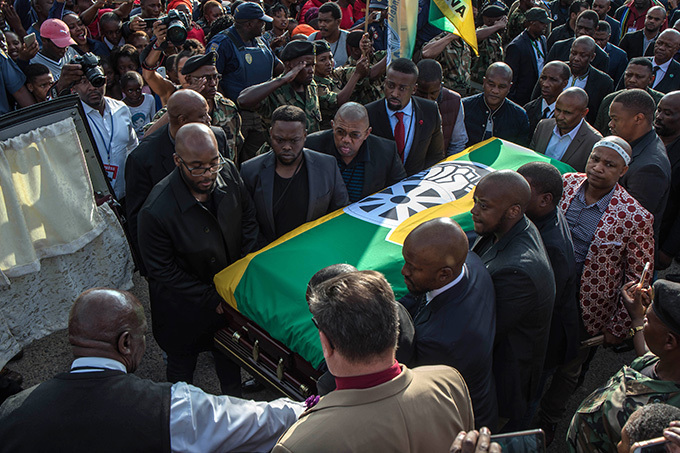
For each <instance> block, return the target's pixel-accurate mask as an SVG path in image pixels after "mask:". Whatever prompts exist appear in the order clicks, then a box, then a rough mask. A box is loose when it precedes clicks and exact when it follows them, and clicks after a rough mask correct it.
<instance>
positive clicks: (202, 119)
mask: <svg viewBox="0 0 680 453" xmlns="http://www.w3.org/2000/svg"><path fill="white" fill-rule="evenodd" d="M208 110H209V108H208V103H207V102H206V100H205V98H204V97H203V96H202V95H201V94H200V93H198V92H197V91H194V90H177V91H175V92H174V93H173V94H172V96H170V98H169V99H168V124H165V125H164V126H160V128H159V129H158V130H157V131H155V132H153V133H151V134H148V133H147V134H146V136H145V137H144V140H142V142H141V143H140V144H139V146H137V148H135V149H134V150H133V151H132V153H130V155H129V156H128V158H127V160H126V162H125V185H126V187H127V195H126V198H125V208H126V212H127V220H128V231H129V233H130V242H131V244H132V247H133V249H134V250H135V252H136V254H137V256H139V245H138V243H137V233H138V232H137V218H138V215H139V211H140V209H142V206H143V205H144V202H145V201H146V199H147V197H148V196H149V194H150V193H151V189H153V187H154V186H155V185H156V184H158V183H159V182H161V180H162V179H163V178H165V177H166V176H168V174H170V172H171V171H172V169H173V168H175V164H174V162H173V154H174V153H175V143H176V142H175V136H176V135H177V131H178V130H179V129H180V128H181V127H182V126H184V125H185V124H189V123H201V124H204V125H208V126H209V125H210V115H209V113H208ZM210 129H211V130H212V133H213V134H214V136H215V137H216V139H217V145H218V146H217V149H218V150H219V153H220V155H222V156H230V155H231V154H230V152H231V153H232V154H233V151H232V150H230V148H229V146H228V145H227V136H226V134H225V133H224V129H222V128H221V127H217V126H211V127H210ZM138 261H139V262H138V263H137V265H138V266H139V271H140V273H141V274H142V275H146V267H145V266H144V264H143V263H141V261H140V260H138Z"/></svg>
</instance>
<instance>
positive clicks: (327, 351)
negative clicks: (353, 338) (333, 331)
mask: <svg viewBox="0 0 680 453" xmlns="http://www.w3.org/2000/svg"><path fill="white" fill-rule="evenodd" d="M319 340H321V350H322V351H323V356H324V358H325V359H326V360H328V358H329V357H332V356H333V354H335V349H333V348H332V347H331V342H330V340H329V339H328V337H327V336H326V334H325V333H323V332H322V331H319Z"/></svg>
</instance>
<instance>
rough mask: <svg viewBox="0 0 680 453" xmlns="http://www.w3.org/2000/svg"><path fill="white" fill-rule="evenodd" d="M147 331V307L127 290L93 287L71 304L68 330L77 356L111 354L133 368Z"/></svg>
mask: <svg viewBox="0 0 680 453" xmlns="http://www.w3.org/2000/svg"><path fill="white" fill-rule="evenodd" d="M145 331H146V317H145V315H144V309H143V308H142V305H141V304H140V303H139V301H138V300H137V298H136V297H135V296H133V295H132V294H130V293H129V292H127V291H119V290H115V289H107V288H94V289H90V290H88V291H85V292H84V293H82V294H81V295H80V296H78V298H77V299H76V301H75V303H74V304H73V307H71V312H70V315H69V320H68V333H69V343H71V346H72V347H73V354H74V355H75V356H76V357H105V358H111V359H114V360H118V361H119V362H122V363H123V364H124V365H125V366H126V368H127V370H128V371H129V372H133V371H134V370H135V369H136V368H137V365H138V364H139V362H140V361H141V358H142V355H143V354H144V349H145V342H144V333H145ZM140 337H141V338H140Z"/></svg>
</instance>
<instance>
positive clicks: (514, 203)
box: [470, 170, 531, 239]
mask: <svg viewBox="0 0 680 453" xmlns="http://www.w3.org/2000/svg"><path fill="white" fill-rule="evenodd" d="M530 200H531V187H530V186H529V183H528V182H527V180H526V179H524V177H523V176H522V175H520V174H519V173H517V172H515V171H512V170H500V171H495V172H493V173H489V174H488V175H486V176H484V177H483V178H482V179H481V180H480V181H479V182H478V183H477V187H476V188H475V193H474V202H475V204H474V206H473V208H472V210H471V211H470V212H471V214H472V221H473V222H474V224H475V232H476V233H477V234H479V235H487V234H494V235H496V237H497V238H499V239H500V238H501V237H502V236H503V235H504V234H505V233H507V232H508V231H509V230H510V228H512V227H513V226H514V225H515V224H516V223H517V222H519V221H520V220H521V219H522V218H523V217H524V213H525V212H526V209H527V207H528V205H529V201H530Z"/></svg>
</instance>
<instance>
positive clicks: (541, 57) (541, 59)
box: [531, 39, 545, 74]
mask: <svg viewBox="0 0 680 453" xmlns="http://www.w3.org/2000/svg"><path fill="white" fill-rule="evenodd" d="M531 48H532V49H533V50H534V58H535V59H536V66H537V67H538V73H539V74H540V73H541V71H543V65H544V64H545V53H544V52H543V49H542V48H541V40H540V39H536V40H533V39H532V40H531Z"/></svg>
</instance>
